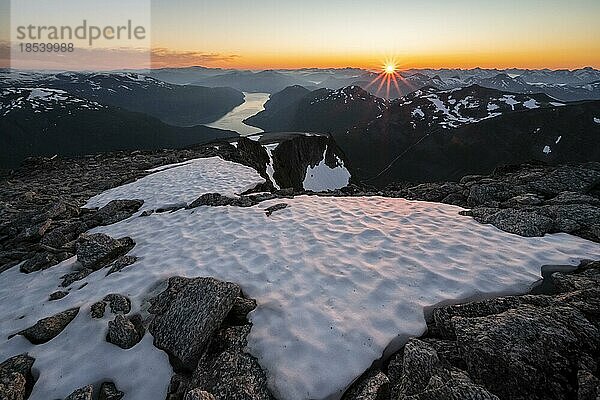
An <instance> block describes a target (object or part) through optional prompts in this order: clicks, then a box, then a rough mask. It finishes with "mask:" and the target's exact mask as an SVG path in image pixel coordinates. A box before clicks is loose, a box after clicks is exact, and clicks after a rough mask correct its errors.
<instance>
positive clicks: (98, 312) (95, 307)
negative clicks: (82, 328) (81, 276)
mask: <svg viewBox="0 0 600 400" xmlns="http://www.w3.org/2000/svg"><path fill="white" fill-rule="evenodd" d="M105 310H106V303H105V302H103V301H97V302H95V303H94V304H92V306H91V307H90V314H91V316H92V318H95V319H98V318H102V317H104V311H105Z"/></svg>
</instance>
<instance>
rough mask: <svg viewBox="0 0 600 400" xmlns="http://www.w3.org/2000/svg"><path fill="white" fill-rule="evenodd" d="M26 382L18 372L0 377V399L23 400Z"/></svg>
mask: <svg viewBox="0 0 600 400" xmlns="http://www.w3.org/2000/svg"><path fill="white" fill-rule="evenodd" d="M26 384H27V381H26V380H25V377H24V376H23V375H21V374H19V373H18V372H11V373H9V374H6V375H0V399H2V400H24V399H25V393H26V388H25V385H26Z"/></svg>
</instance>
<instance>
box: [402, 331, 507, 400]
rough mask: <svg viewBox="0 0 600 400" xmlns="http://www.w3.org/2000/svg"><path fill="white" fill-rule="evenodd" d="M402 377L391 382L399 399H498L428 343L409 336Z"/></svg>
mask: <svg viewBox="0 0 600 400" xmlns="http://www.w3.org/2000/svg"><path fill="white" fill-rule="evenodd" d="M401 371H402V376H401V378H400V380H399V383H398V384H397V385H394V387H395V389H394V395H395V396H396V397H392V398H397V399H399V400H408V399H410V400H459V399H460V400H498V397H496V396H495V395H493V394H491V393H490V392H488V391H487V390H486V389H485V388H483V387H481V386H479V385H477V384H474V383H473V382H472V381H471V379H470V378H469V376H468V375H467V374H466V373H464V372H463V371H461V370H458V369H455V368H452V367H449V366H448V365H447V364H445V363H443V362H442V361H441V360H440V358H439V357H438V354H437V352H436V350H435V349H434V348H433V347H432V346H431V345H430V344H428V343H426V342H424V341H422V340H419V339H411V340H410V341H409V342H408V343H407V344H406V346H405V347H404V353H403V363H402V369H401Z"/></svg>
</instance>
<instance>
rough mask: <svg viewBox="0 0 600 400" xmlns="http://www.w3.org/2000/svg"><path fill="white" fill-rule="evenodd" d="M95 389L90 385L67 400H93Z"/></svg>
mask: <svg viewBox="0 0 600 400" xmlns="http://www.w3.org/2000/svg"><path fill="white" fill-rule="evenodd" d="M93 395H94V387H93V386H92V385H88V386H85V387H82V388H80V389H77V390H75V391H74V392H73V393H71V394H70V395H68V396H67V397H66V398H65V400H93Z"/></svg>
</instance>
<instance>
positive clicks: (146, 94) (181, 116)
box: [0, 70, 244, 126]
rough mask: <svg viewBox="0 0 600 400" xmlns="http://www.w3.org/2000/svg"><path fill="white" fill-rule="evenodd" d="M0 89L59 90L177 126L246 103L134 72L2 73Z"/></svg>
mask: <svg viewBox="0 0 600 400" xmlns="http://www.w3.org/2000/svg"><path fill="white" fill-rule="evenodd" d="M1 87H44V88H51V89H59V90H63V91H65V92H68V93H70V94H72V95H74V96H78V97H81V98H86V99H89V100H92V101H95V102H98V103H101V104H107V105H111V106H116V107H121V108H124V109H126V110H129V111H135V112H142V113H146V114H148V115H151V116H153V117H156V118H159V119H161V120H162V121H163V122H166V123H168V124H172V125H178V126H191V125H199V124H204V123H208V122H212V121H215V120H216V119H218V118H220V117H221V116H223V115H225V114H226V113H227V112H229V111H231V110H232V109H233V108H234V107H236V106H238V105H240V104H241V103H242V102H243V98H244V96H243V94H242V93H240V92H238V91H236V90H234V89H230V88H207V87H199V86H180V85H173V84H170V83H166V82H163V81H160V80H157V79H154V78H151V77H148V76H145V75H141V74H138V73H134V72H119V73H113V72H110V73H108V72H99V73H79V72H78V73H75V72H60V73H36V72H24V71H13V70H4V71H0V88H1Z"/></svg>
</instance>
